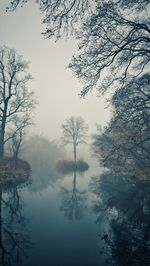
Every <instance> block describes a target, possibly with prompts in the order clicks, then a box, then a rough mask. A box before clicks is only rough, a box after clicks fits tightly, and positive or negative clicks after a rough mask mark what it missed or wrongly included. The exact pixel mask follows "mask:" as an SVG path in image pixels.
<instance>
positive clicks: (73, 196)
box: [60, 171, 87, 220]
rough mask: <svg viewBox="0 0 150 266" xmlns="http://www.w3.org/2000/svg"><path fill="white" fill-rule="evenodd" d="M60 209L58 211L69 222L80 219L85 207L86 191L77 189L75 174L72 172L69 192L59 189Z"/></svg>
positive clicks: (65, 189) (62, 188)
mask: <svg viewBox="0 0 150 266" xmlns="http://www.w3.org/2000/svg"><path fill="white" fill-rule="evenodd" d="M61 199H62V201H61V207H60V210H61V211H62V212H64V215H65V217H66V218H67V219H69V220H74V219H75V220H80V219H82V217H83V215H84V212H85V210H86V209H87V206H86V199H87V195H86V191H79V190H78V189H77V172H76V171H74V172H73V187H72V189H71V190H69V189H67V188H64V187H61Z"/></svg>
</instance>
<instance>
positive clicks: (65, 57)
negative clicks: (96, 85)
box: [0, 0, 109, 139]
mask: <svg viewBox="0 0 150 266" xmlns="http://www.w3.org/2000/svg"><path fill="white" fill-rule="evenodd" d="M6 6H7V1H6V0H1V1H0V37H1V44H0V45H2V46H3V45H6V46H8V47H10V48H14V49H16V50H17V52H18V53H19V54H21V55H23V57H24V59H25V60H27V61H30V68H29V72H30V73H31V75H32V76H33V78H34V79H33V81H32V82H31V83H30V88H31V89H32V90H34V91H35V94H36V96H37V100H38V102H39V105H38V106H37V109H36V113H35V119H34V121H35V124H36V126H35V127H34V128H32V130H30V131H31V132H32V133H34V134H42V135H44V136H47V137H48V138H49V139H57V138H58V137H60V136H61V127H60V126H61V124H62V123H63V122H64V121H65V119H66V118H68V117H70V116H72V115H73V116H82V117H83V118H84V119H85V121H86V123H87V124H88V125H89V131H90V132H91V133H94V132H95V129H96V127H95V123H99V124H102V125H104V122H105V121H107V120H108V119H109V110H108V109H105V107H106V103H105V102H104V99H103V98H99V97H96V93H94V92H93V93H92V94H89V95H88V96H87V97H86V98H85V99H80V97H79V96H78V93H79V92H80V90H81V88H82V84H81V83H79V81H78V80H77V78H75V77H73V74H72V72H71V70H69V69H67V66H68V64H69V62H70V60H71V57H72V55H73V54H75V53H76V51H77V44H76V42H75V41H74V40H73V39H72V40H69V41H68V40H61V41H58V42H57V43H54V41H52V40H47V39H44V36H43V35H41V32H42V26H41V21H42V15H40V11H39V10H38V6H37V5H36V4H35V1H32V3H30V2H29V3H28V4H26V5H25V6H24V7H23V8H21V7H20V8H18V9H17V10H16V11H15V12H8V13H6V12H5V7H6Z"/></svg>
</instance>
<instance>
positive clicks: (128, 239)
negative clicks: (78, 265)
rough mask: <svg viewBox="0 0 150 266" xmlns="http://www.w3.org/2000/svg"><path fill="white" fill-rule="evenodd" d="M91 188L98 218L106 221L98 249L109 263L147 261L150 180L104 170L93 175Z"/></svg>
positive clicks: (149, 255) (149, 260) (149, 256)
mask: <svg viewBox="0 0 150 266" xmlns="http://www.w3.org/2000/svg"><path fill="white" fill-rule="evenodd" d="M90 188H91V189H92V191H93V192H94V194H95V195H96V201H95V202H94V204H93V211H94V212H95V213H96V214H97V222H98V223H99V224H101V223H104V224H105V227H104V229H103V230H102V231H101V233H100V238H101V242H102V243H103V245H102V249H101V252H103V253H106V258H108V259H107V263H108V265H119V266H127V265H128V266H134V265H136V266H137V265H138V266H141V265H143V266H148V265H150V264H149V263H150V182H149V181H147V182H146V181H142V180H139V179H138V178H135V177H131V176H127V175H125V174H122V175H121V174H118V175H112V174H103V175H102V176H101V177H96V178H93V180H92V182H91V184H90ZM107 223H108V224H107ZM106 224H107V225H106Z"/></svg>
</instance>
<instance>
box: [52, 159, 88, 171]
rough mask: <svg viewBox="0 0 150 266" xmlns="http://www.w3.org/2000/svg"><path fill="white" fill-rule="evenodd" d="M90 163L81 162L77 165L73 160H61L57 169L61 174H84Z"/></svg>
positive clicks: (57, 163) (57, 164)
mask: <svg viewBox="0 0 150 266" xmlns="http://www.w3.org/2000/svg"><path fill="white" fill-rule="evenodd" d="M88 168H89V165H88V163H86V162H84V161H82V160H79V161H77V162H76V163H75V162H74V161H72V160H59V161H57V162H56V169H57V171H58V172H61V173H64V174H65V173H70V172H73V171H77V172H84V171H86V170H88Z"/></svg>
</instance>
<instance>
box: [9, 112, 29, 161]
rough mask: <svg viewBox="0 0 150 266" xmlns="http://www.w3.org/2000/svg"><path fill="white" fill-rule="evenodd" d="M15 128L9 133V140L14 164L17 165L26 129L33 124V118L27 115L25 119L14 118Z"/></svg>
mask: <svg viewBox="0 0 150 266" xmlns="http://www.w3.org/2000/svg"><path fill="white" fill-rule="evenodd" d="M12 123H13V128H12V130H11V132H10V133H9V136H8V139H7V140H6V141H8V140H9V146H10V151H11V153H12V156H13V159H14V163H15V164H16V162H17V160H18V156H19V154H20V150H21V147H22V142H23V139H24V137H25V134H26V129H27V128H28V127H29V126H30V125H32V124H33V122H32V119H31V117H29V116H27V115H26V114H25V115H24V116H23V117H21V118H20V117H18V116H14V117H13V120H12Z"/></svg>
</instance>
